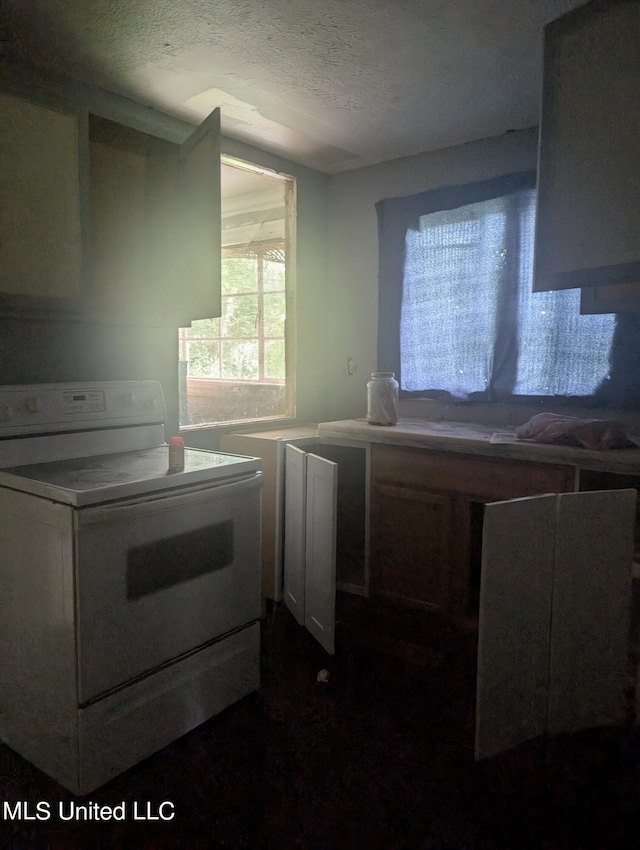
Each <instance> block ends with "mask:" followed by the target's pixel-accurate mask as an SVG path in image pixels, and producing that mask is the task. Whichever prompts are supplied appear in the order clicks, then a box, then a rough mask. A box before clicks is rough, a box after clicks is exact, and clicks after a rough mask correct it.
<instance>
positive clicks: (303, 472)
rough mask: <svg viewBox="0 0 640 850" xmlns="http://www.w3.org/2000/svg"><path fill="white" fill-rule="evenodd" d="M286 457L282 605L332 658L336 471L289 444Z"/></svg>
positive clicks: (335, 466)
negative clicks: (283, 603) (283, 604)
mask: <svg viewBox="0 0 640 850" xmlns="http://www.w3.org/2000/svg"><path fill="white" fill-rule="evenodd" d="M285 458H286V465H285V538H284V598H285V604H286V605H287V607H288V608H289V610H290V611H291V613H292V614H293V616H294V617H295V618H296V620H297V621H298V623H300V625H303V626H305V627H306V628H307V629H308V630H309V632H311V634H312V635H313V636H314V637H315V638H316V640H317V641H318V642H319V643H320V644H321V646H322V647H323V648H324V649H326V651H327V652H328V653H329V654H330V655H333V653H334V649H335V645H334V644H335V641H334V633H335V598H336V508H337V488H338V475H337V470H338V467H337V464H335V463H332V462H331V461H328V460H325V459H324V458H321V457H318V456H317V455H313V454H307V453H306V452H304V451H302V450H301V449H299V448H297V447H296V446H291V445H288V446H287V447H286V449H285Z"/></svg>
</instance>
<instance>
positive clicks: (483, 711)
mask: <svg viewBox="0 0 640 850" xmlns="http://www.w3.org/2000/svg"><path fill="white" fill-rule="evenodd" d="M484 510H485V513H484V524H483V536H482V567H481V570H482V572H481V588H480V617H479V631H478V672H477V678H478V682H477V690H476V758H478V759H479V758H487V757H488V756H492V755H494V754H495V753H498V752H501V751H502V750H505V749H509V748H510V747H514V746H516V744H519V743H520V742H521V741H526V740H528V739H529V738H535V737H536V736H537V735H540V734H542V733H543V732H544V731H545V729H546V727H547V687H548V677H549V623H550V620H551V592H552V581H553V559H554V549H555V525H556V497H555V495H551V496H540V497H538V496H535V497H532V498H525V499H514V500H512V501H508V502H493V503H492V504H488V505H485V509H484Z"/></svg>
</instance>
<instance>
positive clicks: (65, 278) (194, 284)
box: [0, 91, 221, 327]
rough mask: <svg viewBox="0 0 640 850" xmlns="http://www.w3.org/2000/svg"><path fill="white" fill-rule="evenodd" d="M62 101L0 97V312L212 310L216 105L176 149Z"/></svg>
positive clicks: (160, 317)
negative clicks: (54, 106)
mask: <svg viewBox="0 0 640 850" xmlns="http://www.w3.org/2000/svg"><path fill="white" fill-rule="evenodd" d="M60 102H61V103H63V104H64V105H63V106H60V108H59V109H52V108H49V107H48V105H43V103H42V102H38V101H37V99H36V100H32V99H31V98H30V97H29V94H28V93H27V94H26V95H25V96H23V95H19V94H17V93H16V92H14V91H11V92H3V93H0V108H1V110H2V116H3V133H2V135H1V136H0V146H1V147H0V154H1V156H2V163H3V175H5V179H4V180H3V190H2V210H1V216H0V312H3V313H5V314H17V315H21V316H27V315H33V316H46V317H53V318H87V319H91V320H106V321H116V322H120V323H131V324H138V325H140V324H144V325H152V326H167V327H178V326H183V325H188V324H189V323H190V322H191V321H192V320H193V319H200V318H211V317H215V316H219V315H220V235H221V233H220V148H219V144H220V141H219V140H220V113H219V110H215V111H214V112H213V113H212V114H211V115H210V116H209V118H207V119H206V120H205V121H203V122H202V124H201V125H200V126H199V127H197V128H196V129H195V130H194V131H193V133H192V134H191V135H190V136H189V137H188V138H187V140H186V141H185V142H184V143H183V144H182V145H179V144H175V143H172V142H169V141H166V140H164V139H162V138H159V137H156V136H154V135H151V134H149V133H143V132H140V131H138V130H135V129H133V128H131V127H129V126H125V125H124V124H120V123H118V122H117V121H114V120H107V119H105V118H102V117H100V116H98V115H95V114H88V112H87V110H86V109H85V108H84V107H83V106H82V105H81V104H79V105H78V106H77V107H76V105H75V104H74V103H72V102H70V101H69V100H68V99H67V100H64V98H63V97H62V95H61V98H60ZM5 127H6V128H7V129H6V131H5V129H4V128H5ZM7 176H8V179H7Z"/></svg>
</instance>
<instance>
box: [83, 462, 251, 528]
mask: <svg viewBox="0 0 640 850" xmlns="http://www.w3.org/2000/svg"><path fill="white" fill-rule="evenodd" d="M262 480H263V479H262V473H261V472H253V473H251V475H249V476H247V477H246V478H242V479H239V480H238V479H233V480H227V481H225V480H222V481H216V482H212V481H209V482H207V483H204V484H200V485H199V486H198V485H194V486H193V487H190V488H188V489H187V490H186V491H178V492H176V491H175V490H174V491H171V492H167V491H166V490H165V491H163V492H160V493H153V494H148V495H146V496H138V497H136V498H135V499H131V500H128V501H126V502H118V503H115V504H110V505H100V506H99V507H87V508H81V509H80V510H76V511H74V520H75V526H76V528H78V527H80V526H85V525H95V524H96V523H104V522H117V521H119V520H123V519H134V518H135V517H140V516H147V515H149V514H153V513H157V512H158V511H166V510H171V509H173V508H181V507H184V506H189V505H190V504H194V503H196V502H206V501H211V502H214V501H218V500H220V499H227V498H229V497H231V496H235V495H239V494H242V493H245V492H246V493H248V492H250V491H251V490H255V489H256V488H258V489H259V488H261V487H262Z"/></svg>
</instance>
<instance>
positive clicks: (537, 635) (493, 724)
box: [476, 490, 636, 758]
mask: <svg viewBox="0 0 640 850" xmlns="http://www.w3.org/2000/svg"><path fill="white" fill-rule="evenodd" d="M635 508H636V491H635V490H609V491H599V492H587V493H563V494H560V495H553V494H552V495H546V496H536V497H532V498H525V499H517V500H514V501H509V502H496V503H492V504H488V505H486V506H485V519H484V529H483V541H482V546H483V548H482V576H481V591H480V620H479V634H478V670H477V695H476V758H485V757H488V756H491V755H494V754H495V753H498V752H500V751H501V750H505V749H508V748H510V747H513V746H515V745H516V744H518V743H520V742H522V741H525V740H527V739H529V738H532V737H535V736H537V735H540V734H542V733H544V732H548V733H550V734H558V733H562V732H575V731H578V730H580V729H586V728H589V727H591V726H597V725H609V724H615V723H620V722H621V721H623V720H624V717H625V710H626V698H625V688H626V686H627V684H628V681H627V658H628V651H629V610H630V605H631V573H632V563H633V539H634V526H635Z"/></svg>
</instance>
